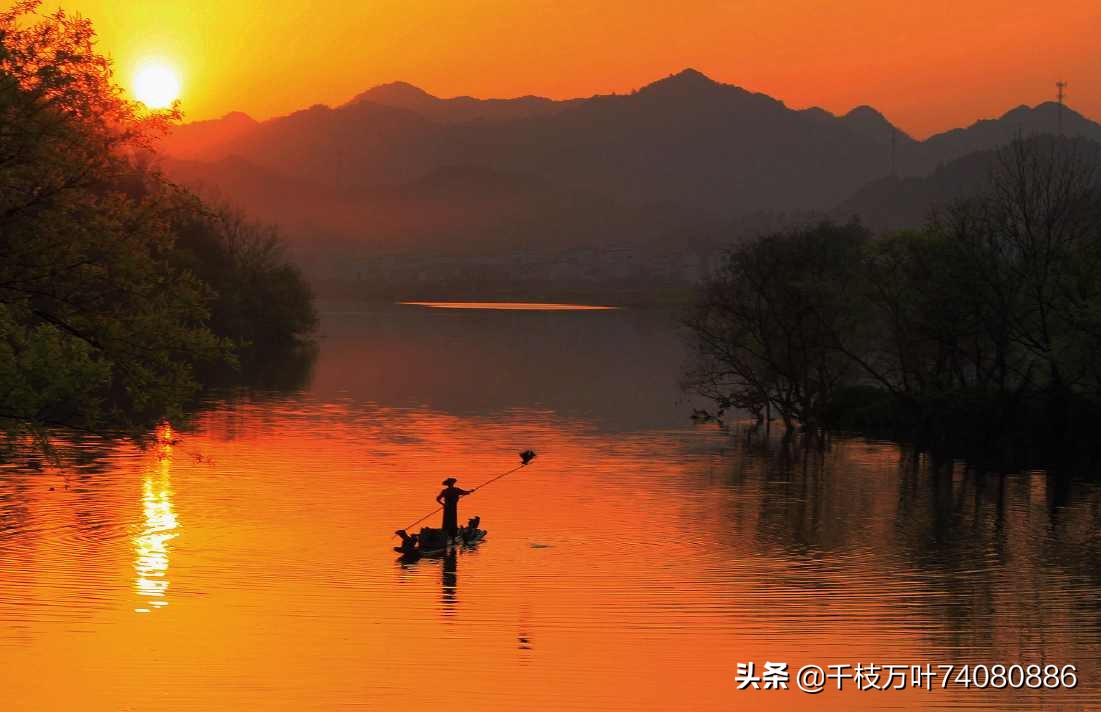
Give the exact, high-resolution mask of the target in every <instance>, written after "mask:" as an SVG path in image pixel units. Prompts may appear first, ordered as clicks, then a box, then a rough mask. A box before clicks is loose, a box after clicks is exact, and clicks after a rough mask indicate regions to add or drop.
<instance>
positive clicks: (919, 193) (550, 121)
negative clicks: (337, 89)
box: [162, 69, 1101, 279]
mask: <svg viewBox="0 0 1101 712" xmlns="http://www.w3.org/2000/svg"><path fill="white" fill-rule="evenodd" d="M1059 111H1060V107H1059V106H1058V105H1055V104H1041V105H1040V106H1037V107H1035V108H1031V109H1030V108H1028V107H1020V108H1018V109H1014V110H1013V111H1011V112H1009V113H1007V114H1005V115H1004V116H1002V117H1000V118H998V119H993V120H983V121H979V122H977V123H975V124H973V125H972V126H970V127H967V128H965V129H957V130H954V131H949V132H946V133H943V134H938V135H937V136H933V137H931V138H929V139H927V140H925V141H915V140H914V139H912V138H911V137H910V136H908V135H906V134H905V133H904V132H903V131H901V130H899V129H898V128H897V127H895V126H893V125H892V124H891V123H890V122H889V121H888V120H887V119H886V118H885V117H884V116H883V115H882V114H880V113H879V112H878V111H876V110H875V109H873V108H871V107H868V106H860V107H857V108H855V109H853V110H852V111H850V112H849V113H847V114H845V115H843V116H836V115H834V114H832V113H830V112H827V111H824V110H822V109H819V108H809V109H801V110H793V109H791V108H789V107H787V106H786V105H785V104H784V103H783V102H782V101H778V100H777V99H774V98H772V97H769V96H767V95H765V94H761V93H755V92H751V91H747V90H745V89H743V88H741V87H737V86H734V85H729V84H722V83H719V82H716V81H713V80H711V79H710V78H708V77H707V76H705V75H704V74H702V73H700V72H698V71H695V70H691V69H688V70H685V71H682V72H680V73H678V74H674V75H671V76H668V77H666V78H664V79H661V80H659V81H656V82H653V83H652V84H649V85H647V86H644V87H642V88H640V89H638V90H637V91H634V92H632V93H629V94H611V95H600V96H593V97H590V98H586V99H573V100H569V101H552V100H550V99H543V98H539V97H521V98H517V99H499V100H498V99H491V100H482V99H474V98H471V97H455V98H450V99H441V98H438V97H434V96H432V95H431V94H428V93H427V92H424V91H423V90H421V89H419V88H417V87H415V86H412V85H410V84H405V83H401V82H396V83H392V84H384V85H381V86H377V87H374V88H373V89H370V90H368V91H366V92H364V93H363V94H360V95H359V96H357V97H355V98H354V99H353V100H351V101H349V102H348V103H346V104H344V105H341V106H338V107H335V108H331V107H328V106H320V105H319V106H313V107H310V108H308V109H304V110H302V111H298V112H294V113H292V114H289V115H287V116H281V117H278V118H274V119H270V120H267V121H263V122H259V123H257V122H254V121H252V120H251V119H249V118H248V117H246V116H244V115H241V114H231V115H227V116H226V117H224V118H223V119H219V120H216V121H210V122H199V123H196V124H187V125H184V126H182V127H179V128H178V129H177V130H176V131H175V132H173V134H172V135H171V136H169V137H168V138H167V139H166V140H165V141H164V142H163V144H162V148H163V152H164V153H165V154H167V155H168V156H169V157H170V158H175V159H186V160H185V161H184V162H180V161H172V160H169V161H167V162H166V169H167V170H168V171H169V173H170V174H174V175H177V176H178V177H179V178H180V179H181V180H183V181H184V182H188V183H199V184H204V185H206V186H207V188H208V189H210V188H214V189H216V190H217V191H218V192H220V193H221V194H223V195H224V196H225V197H226V198H227V199H230V200H234V201H238V202H240V203H242V204H243V205H244V206H245V207H246V208H248V209H249V211H250V212H252V213H253V214H255V215H257V216H259V217H263V218H265V219H269V220H274V221H276V222H278V223H279V224H281V225H283V226H284V227H286V228H287V233H288V238H289V239H290V240H291V241H292V242H295V243H296V244H298V245H305V244H308V245H311V246H313V247H317V246H319V245H322V244H336V245H341V246H342V247H341V249H342V250H343V249H345V247H344V246H347V245H359V246H362V247H364V249H368V248H369V249H370V250H373V251H375V252H382V251H386V250H391V251H393V250H399V251H400V250H409V251H416V250H418V249H420V250H438V251H442V252H446V253H448V254H451V255H461V254H464V253H465V254H467V255H468V256H470V258H471V259H475V258H476V259H482V258H483V257H484V256H485V255H487V254H488V253H489V252H493V251H495V252H496V253H501V254H503V253H509V252H510V251H511V252H516V251H522V252H524V253H525V254H536V253H538V254H541V255H544V256H545V255H548V254H551V253H553V252H554V251H555V250H574V249H576V248H580V247H582V246H591V247H592V248H594V249H612V247H611V246H615V249H620V247H625V246H632V245H633V246H635V249H638V250H645V251H647V254H651V256H654V255H658V254H659V253H661V248H660V243H661V241H663V240H664V241H666V242H667V243H672V244H677V243H678V241H680V240H682V239H683V238H684V236H685V235H694V236H696V238H698V240H697V239H696V238H693V239H694V240H696V241H697V242H698V243H699V244H700V245H704V246H703V247H700V248H699V249H696V248H693V249H694V250H696V251H697V252H699V253H702V252H706V251H707V249H708V248H707V247H706V245H707V244H716V243H717V242H718V241H719V240H722V239H728V238H729V237H730V235H729V234H727V233H716V232H713V231H715V230H718V229H719V228H716V226H723V225H728V226H729V225H736V224H739V220H738V219H739V216H744V215H746V214H751V213H752V214H759V215H779V214H782V213H787V214H791V211H794V212H795V214H800V215H805V214H807V213H808V212H813V213H818V214H824V213H827V212H831V211H834V210H835V209H836V210H842V211H848V210H851V211H855V212H860V213H862V214H864V215H866V219H867V221H868V222H869V223H870V224H873V225H875V224H883V225H892V226H898V225H902V224H911V223H914V222H915V221H916V222H920V221H921V218H923V217H924V215H925V212H926V211H927V209H926V207H925V206H927V205H928V204H930V203H931V202H935V201H936V200H937V199H938V196H940V195H942V194H944V195H948V194H951V193H953V191H954V190H955V189H956V186H957V184H960V185H962V184H964V183H967V182H968V180H969V179H968V178H966V177H965V176H964V174H965V173H966V172H967V170H966V166H967V165H969V164H968V163H967V161H964V162H963V163H961V164H960V165H958V166H957V165H949V164H952V162H953V161H955V160H956V159H960V158H962V157H964V156H966V155H968V154H972V153H975V152H976V151H981V150H987V149H991V148H993V147H995V146H997V145H1000V144H1003V143H1005V142H1006V141H1007V140H1009V139H1011V138H1013V137H1014V136H1016V135H1018V134H1021V133H1024V134H1028V133H1035V132H1049V133H1053V132H1055V131H1056V130H1057V127H1058V112H1059ZM1062 112H1063V114H1062V125H1063V130H1064V132H1065V133H1066V134H1067V135H1085V136H1090V137H1093V138H1097V139H1101V126H1099V125H1098V124H1096V123H1094V122H1092V121H1090V120H1088V119H1086V118H1084V117H1082V116H1081V115H1080V114H1077V113H1076V112H1074V111H1072V110H1070V109H1069V108H1065V107H1064V108H1063V109H1062ZM938 166H942V167H941V168H940V169H939V170H936V172H934V171H935V169H937V168H938ZM957 171H959V175H957ZM931 172H934V173H933V175H932V176H930V178H929V179H927V180H926V179H922V180H910V179H911V178H917V177H923V176H927V175H929V174H930V173H931ZM891 175H897V176H900V177H899V178H890V177H889V176H891ZM838 206H841V207H838ZM769 220H771V218H770V219H769ZM766 222H768V221H766ZM712 234H714V235H715V237H714V240H712V239H711V238H709V237H708V235H712ZM410 254H412V253H410ZM348 259H352V258H351V257H349V256H348V254H346V253H342V256H341V257H340V260H342V261H347V260H348ZM616 259H617V260H619V261H620V262H622V257H620V258H616ZM654 259H658V258H657V257H654ZM661 259H664V258H661ZM674 261H675V260H674ZM614 262H615V260H612V259H611V258H609V259H608V265H613V263H614ZM345 266H346V265H343V264H341V265H340V267H341V268H344V267H345ZM609 269H612V267H609ZM617 269H618V268H617ZM422 272H423V270H422ZM594 279H595V277H594Z"/></svg>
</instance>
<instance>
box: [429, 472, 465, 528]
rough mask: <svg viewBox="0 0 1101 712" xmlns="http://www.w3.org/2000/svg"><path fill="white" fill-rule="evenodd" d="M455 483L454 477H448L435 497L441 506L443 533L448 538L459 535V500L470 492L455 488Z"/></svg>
mask: <svg viewBox="0 0 1101 712" xmlns="http://www.w3.org/2000/svg"><path fill="white" fill-rule="evenodd" d="M455 482H457V480H456V479H455V478H454V477H448V478H447V479H446V480H444V481H443V485H444V489H443V491H441V492H440V493H439V494H438V495H436V501H437V502H439V503H440V504H442V505H443V531H444V534H446V535H447V536H448V537H449V538H454V537H455V536H457V535H458V533H459V498H460V497H462V496H464V495H468V494H470V492H471V491H472V490H464V489H462V488H460V487H456V486H455Z"/></svg>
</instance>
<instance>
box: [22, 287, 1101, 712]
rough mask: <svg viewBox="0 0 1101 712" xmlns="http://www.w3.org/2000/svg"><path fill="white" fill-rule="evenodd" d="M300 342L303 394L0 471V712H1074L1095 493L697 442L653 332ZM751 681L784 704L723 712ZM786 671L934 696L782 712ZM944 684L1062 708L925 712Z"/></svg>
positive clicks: (424, 315)
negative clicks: (414, 556)
mask: <svg viewBox="0 0 1101 712" xmlns="http://www.w3.org/2000/svg"><path fill="white" fill-rule="evenodd" d="M323 333H324V338H323V341H322V346H321V350H320V355H319V358H318V361H317V363H316V365H315V368H314V371H313V374H312V377H311V378H310V379H309V385H308V386H307V387H305V388H303V389H301V390H298V391H294V392H283V393H253V394H250V395H242V394H237V395H234V396H233V397H229V396H226V397H222V398H218V399H214V400H212V401H211V402H210V403H209V404H208V407H207V408H206V409H205V410H204V411H203V412H202V413H201V414H200V415H198V416H197V417H196V418H195V419H194V422H192V423H188V424H186V425H183V426H182V427H179V428H178V429H176V430H174V431H172V432H171V433H169V432H168V431H167V430H165V431H164V432H162V436H163V437H162V441H161V442H160V443H159V444H157V445H154V446H151V447H148V448H145V449H140V448H137V447H135V446H134V445H131V444H124V443H112V442H101V441H92V440H89V441H85V442H83V443H81V444H79V445H78V446H76V449H75V452H76V455H77V457H75V458H74V459H67V460H65V461H64V462H63V463H62V464H60V465H54V464H51V463H50V462H48V461H40V462H37V463H34V462H28V461H27V460H25V459H20V460H17V461H16V462H15V463H13V464H9V465H7V466H2V467H0V702H2V704H0V707H2V708H3V709H5V710H27V711H33V712H38V711H39V710H86V711H89V712H91V711H96V712H98V711H100V710H104V711H106V710H112V711H113V710H158V711H160V712H164V711H175V710H181V711H184V710H187V711H191V710H338V709H341V710H342V709H364V710H368V709H369V710H395V711H404V710H428V709H444V708H447V709H454V710H472V711H473V710H476V711H477V712H491V711H497V710H500V711H506V710H508V711H512V710H547V711H550V710H556V711H557V710H594V711H597V712H601V711H605V710H655V711H658V710H660V711H662V712H667V711H669V710H691V711H697V710H698V711H709V710H730V709H785V710H786V709H812V708H813V709H822V708H826V709H837V710H850V709H949V708H958V707H960V706H968V707H971V708H974V709H989V710H1004V709H1011V708H1021V709H1034V708H1038V707H1041V706H1043V707H1044V708H1045V709H1066V710H1079V709H1090V708H1094V709H1096V708H1098V707H1101V684H1099V682H1098V673H1099V672H1101V564H1099V562H1101V538H1099V535H1098V531H1099V526H1101V487H1099V486H1098V484H1097V482H1096V481H1091V480H1090V479H1089V478H1088V477H1086V475H1090V474H1091V473H1049V472H1046V471H1030V472H1015V473H988V472H981V471H976V470H974V469H972V468H970V467H968V465H967V464H966V463H964V462H958V461H957V462H939V461H938V462H934V461H931V460H930V459H929V458H928V457H926V456H921V455H914V454H913V453H911V452H909V451H907V449H906V448H904V447H900V446H899V445H897V444H893V443H889V442H870V441H865V440H862V439H858V438H852V439H837V440H835V441H834V443H833V444H832V447H831V448H830V449H829V450H828V451H826V452H813V451H812V452H809V453H808V452H804V451H803V450H801V449H800V448H799V447H798V446H797V444H792V443H790V442H785V441H784V440H783V439H782V438H781V437H780V434H779V433H777V432H771V433H768V434H765V433H763V432H756V433H753V432H750V431H748V430H746V429H745V428H735V429H734V430H733V431H732V432H721V431H719V430H718V429H716V428H715V427H714V426H701V425H693V424H692V423H691V422H690V421H689V419H688V417H687V416H688V414H689V413H690V411H691V408H690V404H689V403H686V402H684V400H683V398H682V397H681V395H680V393H679V390H678V388H677V380H678V375H679V372H680V368H681V365H682V361H683V358H684V354H683V353H682V350H681V345H680V341H679V338H678V335H677V334H676V331H675V328H674V326H673V321H672V317H671V315H669V314H667V313H663V312H649V311H640V310H584V311H546V310H542V309H529V310H509V311H500V310H492V309H462V310H456V309H440V308H433V307H431V306H424V305H390V306H371V307H367V306H362V305H328V306H326V309H325V313H324V315H323ZM525 448H533V449H534V450H536V451H537V452H538V454H539V456H538V457H537V458H536V460H535V461H534V462H533V463H532V464H531V465H530V466H528V467H526V468H523V469H521V470H519V471H518V472H516V473H514V474H512V475H509V476H508V477H506V478H503V479H501V480H499V481H497V482H495V483H493V484H492V485H491V486H489V487H487V488H485V489H484V490H482V491H480V492H478V493H477V494H475V495H473V496H472V497H470V498H467V499H464V500H463V502H462V505H461V510H460V514H461V516H463V517H465V516H469V515H473V514H478V515H480V516H481V517H482V524H483V526H484V527H485V528H486V529H487V530H488V531H489V535H488V537H487V539H486V540H485V541H484V542H482V543H481V544H480V545H479V546H478V547H477V548H474V549H470V550H464V551H461V552H459V553H458V554H457V555H456V556H453V557H445V558H443V559H424V560H421V561H419V562H416V563H402V562H400V561H398V560H396V558H395V556H396V555H395V554H394V553H393V552H392V550H391V547H392V546H393V545H394V544H395V543H396V540H395V539H394V538H393V536H392V534H393V531H394V530H395V529H397V528H398V527H402V526H404V525H406V524H408V523H409V522H410V521H412V520H414V519H416V518H417V517H419V516H421V515H423V514H425V513H426V512H428V511H430V510H431V509H432V508H434V507H435V503H434V501H433V498H434V496H435V495H436V493H437V492H438V491H439V490H440V488H441V480H443V479H444V478H445V477H447V476H455V477H457V478H458V479H459V485H460V486H464V485H465V486H472V485H476V484H479V483H480V482H483V481H485V480H488V479H490V478H491V477H493V476H495V475H497V474H500V473H502V472H505V471H507V470H510V469H512V468H514V467H515V466H516V465H517V464H518V463H519V460H518V457H517V453H518V452H519V451H520V450H522V449H525ZM749 662H752V663H754V664H755V669H756V671H757V674H760V672H761V671H762V669H763V667H764V664H765V662H785V663H787V664H788V666H789V670H790V672H791V679H790V681H789V683H788V684H789V689H787V690H776V689H768V690H766V689H752V685H751V686H750V687H749V688H748V689H738V682H737V681H736V677H737V673H738V666H739V664H740V663H749ZM812 664H813V665H819V666H821V667H822V668H824V669H827V666H829V665H845V664H847V665H852V666H855V665H857V664H861V665H869V664H872V665H877V666H885V665H899V666H902V665H905V666H906V667H907V669H909V667H910V666H913V665H919V666H924V665H926V664H929V665H932V666H933V668H932V669H933V670H934V671H936V672H937V677H936V678H935V680H933V682H932V684H931V685H930V687H932V688H933V689H931V690H927V689H924V688H923V687H913V686H910V685H908V686H907V687H906V688H905V689H901V690H897V689H888V690H875V689H867V690H858V689H856V685H855V683H854V682H853V680H851V679H843V680H842V683H843V689H842V690H841V691H838V690H837V689H836V683H835V682H833V681H830V683H829V684H828V685H827V686H826V687H827V689H825V690H824V691H823V692H821V693H819V694H807V693H805V692H802V691H800V690H798V689H797V686H796V680H795V673H796V671H797V670H799V669H800V668H801V667H803V666H805V665H812ZM965 664H968V665H972V666H974V665H980V664H981V665H986V666H988V667H990V666H993V665H996V664H1003V665H1006V666H1012V665H1022V666H1028V665H1031V664H1035V665H1039V666H1048V665H1055V666H1057V667H1058V668H1059V669H1060V670H1064V669H1065V667H1064V666H1067V665H1073V666H1075V667H1074V672H1075V677H1076V679H1077V687H1076V688H1075V689H1073V690H1065V689H1055V690H1052V689H1043V688H1042V687H1041V689H1027V688H1026V689H1021V690H994V689H992V688H991V686H990V685H986V686H985V689H977V688H976V686H975V685H974V684H973V685H970V686H968V687H965V686H964V685H963V684H962V682H950V683H949V684H948V685H947V687H946V688H944V689H942V688H941V675H943V670H941V669H938V668H937V666H938V665H952V666H955V669H954V671H953V675H955V674H958V668H959V667H960V666H962V665H965ZM842 670H843V669H842ZM827 671H828V669H827ZM850 673H851V670H850ZM976 675H977V673H976ZM1064 681H1068V680H1064ZM884 682H885V680H881V681H880V683H879V686H884ZM893 683H894V684H897V680H895V681H893ZM976 683H977V680H976ZM892 686H893V685H892Z"/></svg>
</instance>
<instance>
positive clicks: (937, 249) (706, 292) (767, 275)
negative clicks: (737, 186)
mask: <svg viewBox="0 0 1101 712" xmlns="http://www.w3.org/2000/svg"><path fill="white" fill-rule="evenodd" d="M1099 179H1101V150H1099V147H1098V146H1097V145H1096V144H1093V143H1090V142H1087V141H1083V140H1069V139H1057V138H1053V137H1042V136H1037V137H1032V138H1029V139H1019V140H1017V141H1014V142H1013V143H1011V144H1009V145H1007V146H1005V147H1003V148H1002V149H1000V150H999V151H998V154H997V160H996V162H995V165H994V167H993V170H992V173H991V176H990V181H989V185H988V188H987V189H986V190H985V191H983V192H982V193H981V194H979V195H975V196H972V197H969V198H967V199H964V200H960V201H957V202H956V203H954V204H951V205H950V206H948V207H947V208H946V209H945V210H943V211H941V212H940V213H939V214H937V215H935V216H934V217H933V218H932V219H931V220H930V222H929V224H928V226H927V227H926V228H925V229H924V230H922V231H918V232H908V233H899V234H892V235H886V236H883V237H879V238H874V239H873V238H871V237H870V236H869V235H868V234H867V233H866V232H864V231H863V230H862V229H860V228H859V227H857V226H846V227H838V226H835V225H829V224H826V225H820V226H816V227H812V228H807V229H803V230H799V231H795V232H791V233H784V234H777V235H771V236H767V237H764V238H760V239H757V240H753V241H749V242H747V243H744V244H742V245H740V246H738V247H737V248H736V249H734V250H732V251H731V253H730V254H729V256H728V258H727V260H726V261H725V263H724V265H723V267H722V268H721V269H720V270H719V271H718V272H717V273H716V274H715V275H714V276H713V277H712V278H711V279H710V280H709V281H708V282H707V283H706V284H705V285H704V286H703V288H702V290H701V294H700V299H699V302H698V305H697V307H696V309H695V311H694V312H693V315H692V317H691V318H690V319H689V321H688V327H689V334H690V336H691V341H692V344H693V346H694V350H695V353H696V358H695V361H694V365H693V367H692V369H691V370H690V372H689V374H688V378H687V379H686V386H687V387H688V388H689V390H691V391H693V392H695V393H697V394H699V395H703V396H705V397H707V398H709V399H710V400H711V401H712V402H713V403H714V404H715V405H716V407H717V411H716V414H718V415H721V414H722V413H723V412H725V411H726V410H727V409H730V408H742V409H747V410H749V411H751V412H753V413H755V414H758V415H759V414H761V413H762V412H764V413H767V412H771V411H775V412H776V413H777V414H778V415H780V416H781V417H782V418H783V419H784V420H785V421H786V422H788V423H789V424H793V423H795V422H798V423H800V424H801V425H803V426H804V427H809V428H820V427H828V426H830V425H831V424H838V423H841V424H844V423H845V422H852V420H853V419H852V418H851V416H852V415H853V411H854V410H855V409H858V408H859V407H860V406H861V405H863V406H867V405H869V403H870V402H871V403H874V404H877V405H879V406H884V405H885V406H886V407H885V408H881V409H880V411H879V413H878V415H876V416H875V417H876V418H878V419H880V420H881V421H882V420H884V419H886V420H889V421H892V423H893V424H896V425H897V424H899V423H900V422H904V423H906V424H908V425H911V426H916V427H922V428H941V429H945V428H953V427H958V426H959V425H960V423H969V426H970V427H973V428H979V427H982V428H986V427H989V428H994V429H999V428H1000V429H1004V430H1007V431H1008V430H1011V429H1013V428H1021V427H1027V423H1028V422H1029V419H1031V418H1036V417H1042V418H1043V419H1044V421H1045V424H1046V427H1049V428H1058V427H1061V425H1065V424H1067V423H1069V422H1070V420H1071V419H1072V418H1073V417H1074V413H1076V412H1082V409H1083V408H1086V409H1090V408H1095V407H1101V380H1099V379H1098V375H1099V365H1098V364H1099V362H1098V359H1097V354H1098V350H1099V347H1101V329H1099V328H1098V327H1099V326H1101V322H1099V320H1098V316H1099V315H1101V183H1099ZM856 392H860V393H864V394H865V395H867V394H871V395H872V398H871V400H870V401H869V399H868V398H862V399H854V398H853V397H852V396H853V394H854V393H856ZM873 420H874V418H873Z"/></svg>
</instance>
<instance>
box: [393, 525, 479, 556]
mask: <svg viewBox="0 0 1101 712" xmlns="http://www.w3.org/2000/svg"><path fill="white" fill-rule="evenodd" d="M479 521H480V520H478V518H477V517H475V518H473V519H471V520H470V524H468V525H467V526H465V527H459V532H458V534H456V535H455V536H454V537H448V536H447V534H446V533H445V532H444V530H443V529H436V528H434V527H423V528H421V530H420V532H419V533H417V534H413V535H409V534H407V533H406V532H405V530H402V531H399V532H398V536H401V537H402V541H401V546H395V547H394V551H396V552H398V553H399V554H401V557H402V558H403V559H419V558H421V557H422V556H441V555H443V554H446V553H448V552H449V551H454V550H455V549H456V548H458V547H460V546H473V545H475V544H477V543H478V542H480V541H481V540H482V539H485V536H486V530H485V529H479V528H478V522H479Z"/></svg>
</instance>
